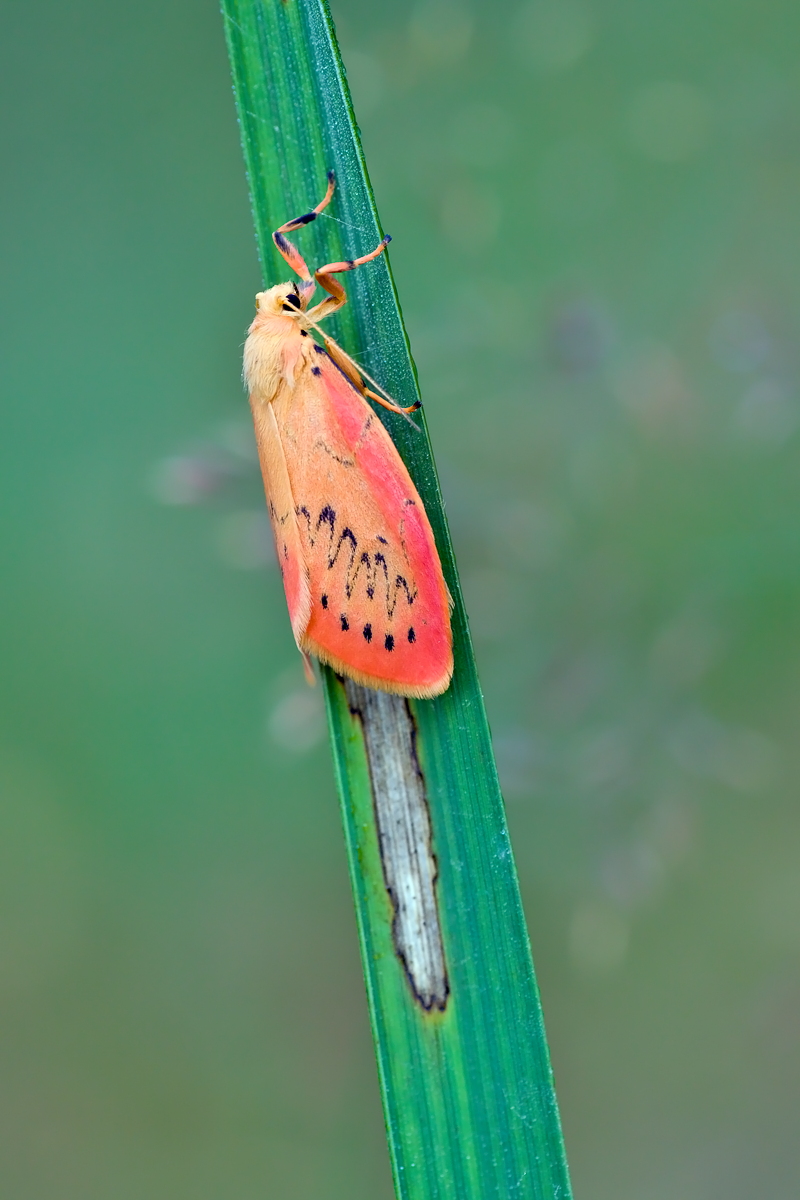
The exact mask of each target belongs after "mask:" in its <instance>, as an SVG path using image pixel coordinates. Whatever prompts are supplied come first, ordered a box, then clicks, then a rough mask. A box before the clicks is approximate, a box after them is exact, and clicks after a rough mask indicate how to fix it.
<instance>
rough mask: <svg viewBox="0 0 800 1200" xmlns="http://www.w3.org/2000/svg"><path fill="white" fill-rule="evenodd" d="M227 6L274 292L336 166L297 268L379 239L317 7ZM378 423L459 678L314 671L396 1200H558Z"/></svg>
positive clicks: (371, 329) (378, 267) (401, 434)
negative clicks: (367, 681)
mask: <svg viewBox="0 0 800 1200" xmlns="http://www.w3.org/2000/svg"><path fill="white" fill-rule="evenodd" d="M223 14H224V19H225V29H226V35H227V39H228V46H229V51H230V58H231V64H232V70H233V79H234V92H235V95H236V102H237V107H238V112H239V119H240V122H241V131H242V143H243V147H244V154H245V159H246V163H247V170H248V175H249V180H250V188H251V196H252V204H253V213H254V218H255V225H256V233H257V238H258V245H259V250H260V254H261V260H262V263H263V265H264V272H265V281H266V283H267V284H272V283H275V282H278V281H280V280H282V279H286V278H287V277H288V275H289V272H288V270H287V268H286V265H285V264H284V263H283V261H282V259H280V258H279V256H278V255H277V253H276V251H275V250H274V248H273V246H272V243H271V239H270V234H271V231H272V229H273V228H275V226H276V225H278V224H281V223H282V222H283V221H284V220H286V219H287V218H289V217H292V216H296V215H298V214H299V213H302V212H304V211H307V210H308V209H309V208H310V207H311V206H312V205H313V204H314V203H316V201H317V200H318V199H319V198H320V196H321V194H322V191H323V189H324V180H325V172H326V170H327V169H328V168H330V167H333V169H334V170H335V171H336V174H337V179H338V184H339V186H338V189H337V193H336V197H335V200H334V204H333V205H332V208H331V212H332V214H333V215H334V216H335V217H337V218H339V222H337V221H334V220H320V221H317V222H315V223H314V224H313V225H310V226H308V227H307V228H306V229H304V230H303V232H302V235H301V237H300V238H299V239H298V240H299V241H300V243H301V247H302V252H303V254H304V256H305V257H306V259H307V261H309V262H310V263H320V262H323V261H330V260H332V259H338V258H351V257H355V256H356V255H357V254H361V253H363V252H364V251H366V250H370V249H372V248H373V246H375V245H376V244H377V242H378V240H379V237H380V235H381V230H380V228H379V224H378V218H377V213H376V209H375V203H374V199H373V195H372V191H371V188H370V185H369V180H368V177H367V173H366V167H365V164H364V160H363V155H362V152H361V147H360V143H359V140H358V134H357V130H356V126H355V121H354V118H353V113H352V109H351V107H350V101H349V95H348V91H347V86H346V82H345V79H344V72H343V69H342V65H341V60H340V58H339V54H338V50H337V47H336V42H335V37H334V34H333V28H332V25H331V21H330V16H329V14H328V11H327V8H326V6H325V5H324V4H323V3H321V2H320V0H224V4H223ZM346 286H347V290H348V294H349V296H350V304H349V305H348V306H347V308H345V309H344V310H343V312H342V313H341V314H338V315H337V319H336V321H335V322H331V325H332V326H334V328H332V333H333V334H334V336H336V337H337V339H338V340H340V341H341V343H342V344H343V345H344V346H345V348H346V349H347V350H349V351H350V352H351V353H357V354H359V355H360V361H362V362H363V363H364V365H365V368H366V369H367V370H368V371H369V372H370V373H371V374H373V375H374V376H375V377H376V378H378V380H379V381H380V383H381V384H382V385H383V386H385V387H386V388H387V389H388V391H389V392H390V394H392V395H393V396H394V397H395V398H396V399H397V400H398V401H399V402H401V403H403V404H410V403H411V402H412V401H413V400H414V399H415V398H416V396H417V384H416V377H415V374H414V368H413V364H412V361H411V357H410V354H409V349H408V343H407V339H406V335H405V330H404V328H403V323H402V318H401V315H400V310H399V307H398V303H397V297H396V294H395V290H394V286H393V283H392V278H391V273H390V269H389V265H388V262H387V261H386V260H385V258H384V259H381V260H379V261H378V262H375V263H373V264H371V265H370V266H369V267H366V268H364V269H363V270H361V271H357V272H354V274H353V275H350V276H348V277H347V281H346ZM379 415H380V417H381V419H382V420H383V421H384V423H385V424H386V425H387V427H388V428H389V430H390V432H391V434H392V436H393V438H394V440H395V443H396V444H397V446H398V448H399V450H400V452H401V454H402V455H403V458H404V459H405V461H406V463H407V464H408V467H409V470H410V471H411V474H412V476H413V478H414V480H415V482H416V484H417V487H418V488H419V491H420V493H421V495H422V498H423V500H424V502H425V505H426V508H427V510H428V513H429V516H430V519H431V523H432V525H433V528H434V532H435V535H436V539H437V543H438V545H439V549H440V553H441V556H442V562H443V565H444V570H445V574H446V576H447V579H448V583H449V586H450V589H451V592H452V594H453V596H454V598H455V611H454V614H453V627H454V635H455V650H456V672H455V676H454V680H453V684H452V686H451V687H450V689H449V691H448V692H447V693H446V694H445V695H444V696H442V697H440V698H439V699H438V700H435V701H412V702H409V704H408V705H406V704H405V702H403V701H397V700H395V699H393V698H386V697H384V698H381V697H379V696H378V695H377V693H372V692H368V691H366V690H365V689H357V688H355V689H354V688H352V687H348V690H346V689H345V687H344V685H343V684H342V683H341V681H339V680H337V679H336V678H335V677H334V676H333V675H332V674H331V673H330V672H325V688H326V698H327V702H328V715H329V723H330V729H331V741H332V747H333V755H334V764H335V768H336V774H337V780H338V784H339V790H340V795H341V799H342V811H343V819H344V826H345V834H346V840H347V846H348V854H349V865H350V874H351V880H352V885H353V892H354V896H355V902H356V912H357V918H358V925H359V936H360V940H361V950H362V958H363V963H364V973H365V978H366V984H367V992H368V998H369V1007H370V1016H371V1020H372V1026H373V1033H374V1037H375V1046H376V1054H377V1059H378V1070H379V1076H380V1083H381V1090H382V1096H383V1103H384V1112H385V1115H386V1125H387V1133H388V1139H389V1149H390V1154H391V1158H392V1167H393V1171H394V1179H395V1186H396V1189H397V1194H398V1196H399V1197H402V1198H403V1200H494V1198H497V1200H500V1198H502V1200H506V1198H509V1200H510V1198H511V1197H531V1198H535V1200H539V1198H542V1200H551V1198H552V1200H567V1198H568V1197H569V1195H570V1188H569V1180H568V1175H567V1167H566V1161H565V1157H564V1149H563V1142H562V1137H561V1129H560V1124H559V1118H558V1111H557V1107H556V1101H555V1093H554V1090H553V1081H552V1075H551V1071H550V1064H549V1058H548V1051H547V1043H546V1041H545V1035H544V1028H543V1024H542V1016H541V1009H540V1004H539V998H538V994H537V989H536V983H535V979H534V975H533V967H532V963H531V957H530V948H529V945H528V937H527V931H526V928H525V922H524V918H523V915H522V908H521V904H520V898H519V890H518V886H517V879H516V873H515V869H514V863H513V858H512V854H511V848H510V845H509V840H508V832H507V829H506V824H505V815H504V811H503V803H502V799H501V796H500V791H499V787H498V782H497V775H496V771H495V766H494V758H493V755H492V748H491V741H490V737H489V730H488V725H487V722H486V716H485V712H484V707H483V698H482V695H481V692H480V687H479V684H478V679H477V675H476V671H475V664H474V660H473V655H472V648H471V644H470V639H469V632H468V628H467V623H466V616H465V613H464V608H463V603H462V600H461V592H460V589H459V586H458V577H457V573H456V567H455V562H454V559H453V553H452V547H451V544H450V539H449V535H448V531H447V526H446V522H445V518H444V512H443V509H442V502H441V497H440V494H439V488H438V483H437V479H436V472H435V468H434V464H433V459H432V457H431V452H430V446H429V443H428V439H427V434H426V433H425V429H424V420H422V419H420V420H419V421H418V424H419V425H420V427H421V432H417V431H415V430H413V429H411V428H410V427H409V426H408V424H407V423H406V422H404V421H403V420H402V419H400V418H397V417H394V416H393V415H392V414H388V413H385V412H384V411H381V412H380V413H379ZM381 722H384V724H381ZM365 730H366V737H365ZM392 738H396V739H397V744H398V746H399V747H400V749H399V750H398V754H399V755H400V757H401V758H402V756H403V755H405V761H406V767H407V768H408V772H407V773H408V776H409V779H410V781H411V782H410V783H409V787H410V788H411V790H412V791H413V790H414V788H415V787H416V788H418V790H420V794H421V795H422V796H423V800H422V810H423V818H422V819H423V822H425V821H427V820H428V818H429V822H430V828H431V831H432V841H433V852H434V854H435V864H434V866H435V867H436V866H438V878H437V880H436V906H437V907H438V913H439V916H440V919H441V937H442V942H443V946H444V955H445V961H446V970H447V986H448V991H447V992H446V994H443V995H442V996H441V997H438V999H437V998H435V997H434V998H433V999H432V998H431V995H429V996H427V999H426V997H424V996H423V997H422V999H421V998H420V989H419V988H417V994H415V988H414V987H413V986H412V985H411V982H410V979H409V972H408V970H407V969H406V963H405V962H404V960H403V957H402V955H401V953H399V952H398V944H397V942H396V938H397V937H398V932H397V929H398V904H399V903H400V902H399V901H398V898H397V896H396V895H394V896H392V895H390V893H389V891H388V890H387V879H386V876H385V874H384V862H383V861H382V850H383V851H384V853H386V844H385V839H384V842H383V843H382V842H381V836H384V834H385V829H384V834H382V835H381V836H379V832H378V825H377V823H376V800H380V796H379V795H378V794H377V793H378V792H379V791H380V780H381V778H383V777H382V775H381V771H382V770H383V767H384V766H385V765H386V762H384V759H385V758H386V754H389V751H388V750H387V749H386V747H387V745H388V744H389V743H390V742H391V741H392ZM389 757H390V758H391V755H389ZM386 761H387V762H388V761H389V760H388V759H386ZM392 761H394V760H392ZM409 764H411V766H410V767H409ZM387 769H388V770H389V771H390V772H391V770H392V766H391V763H389V767H388V768H387ZM390 782H391V781H390ZM373 783H374V784H375V791H376V796H375V797H373ZM423 857H424V856H423ZM433 920H435V914H434V917H433ZM434 990H435V989H434ZM426 1004H427V1007H426Z"/></svg>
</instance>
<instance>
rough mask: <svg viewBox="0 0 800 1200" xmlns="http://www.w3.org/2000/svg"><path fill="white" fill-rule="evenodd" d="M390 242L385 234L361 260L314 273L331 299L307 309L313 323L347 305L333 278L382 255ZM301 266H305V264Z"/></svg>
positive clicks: (327, 267)
mask: <svg viewBox="0 0 800 1200" xmlns="http://www.w3.org/2000/svg"><path fill="white" fill-rule="evenodd" d="M391 240H392V239H391V238H390V237H389V235H388V233H387V235H386V237H385V238H384V239H383V241H382V242H380V243H379V244H378V245H377V246H376V247H375V249H374V250H371V251H370V253H369V254H363V255H362V256H361V258H351V259H350V260H349V261H348V262H336V263H328V264H327V266H324V267H320V268H319V270H317V271H315V272H314V278H315V280H316V281H317V283H318V284H319V286H320V287H322V288H324V289H325V291H326V292H328V294H329V295H330V296H331V297H332V298H331V299H330V300H323V301H322V303H321V304H317V305H316V306H315V307H314V308H312V309H309V312H308V315H309V316H310V317H313V319H314V320H315V321H321V320H322V318H323V317H329V316H330V315H331V313H335V312H336V311H337V310H338V309H340V308H342V307H343V305H345V304H347V293H346V292H345V290H344V288H343V287H342V285H341V284H340V283H339V280H338V279H334V278H333V276H334V275H338V274H340V273H341V272H342V271H352V270H353V268H354V267H360V266H361V265H362V263H368V262H371V261H372V259H373V258H377V257H378V255H379V254H383V252H384V250H385V249H386V247H387V246H388V245H389V242H390V241H391ZM279 248H280V247H279ZM287 261H288V260H287ZM303 265H304V266H305V263H304V264H303ZM295 269H296V268H295Z"/></svg>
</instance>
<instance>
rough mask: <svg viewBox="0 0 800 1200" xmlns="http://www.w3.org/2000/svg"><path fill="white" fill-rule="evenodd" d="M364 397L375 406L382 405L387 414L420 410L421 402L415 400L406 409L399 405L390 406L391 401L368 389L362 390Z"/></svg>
mask: <svg viewBox="0 0 800 1200" xmlns="http://www.w3.org/2000/svg"><path fill="white" fill-rule="evenodd" d="M364 395H365V396H369V398H370V400H374V401H375V402H376V404H382V405H383V407H384V408H388V410H389V412H396V413H410V412H416V411H417V409H418V408H422V402H421V401H420V400H415V401H414V403H413V404H409V406H408V408H403V407H402V406H401V405H399V404H392V402H391V400H386V399H385V398H384V397H383V396H379V395H378V393H377V392H372V391H370V389H369V388H368V387H365V388H364Z"/></svg>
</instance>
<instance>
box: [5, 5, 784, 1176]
mask: <svg viewBox="0 0 800 1200" xmlns="http://www.w3.org/2000/svg"><path fill="white" fill-rule="evenodd" d="M334 17H335V18H336V20H337V22H338V27H339V32H340V37H341V41H342V45H343V49H344V54H345V59H346V62H347V64H348V68H349V71H350V76H351V82H352V87H353V93H354V98H355V102H356V107H357V111H358V114H359V118H360V120H361V123H362V131H363V137H364V143H365V148H366V152H367V158H368V162H369V165H370V168H371V172H372V176H373V181H374V184H375V188H376V193H377V198H378V203H379V205H380V209H381V214H382V218H383V223H384V226H385V228H386V229H388V230H389V231H391V233H392V234H393V235H394V238H395V240H394V242H393V245H392V264H393V267H394V270H395V273H396V277H397V280H398V284H399V288H400V294H401V299H402V302H403V304H404V308H405V313H406V316H407V319H408V324H409V328H410V331H411V336H412V344H413V349H414V352H415V355H416V358H417V362H418V365H419V369H420V374H421V380H422V386H423V395H424V397H425V399H426V402H427V414H428V419H429V422H430V426H431V429H432V433H433V438H434V444H435V447H436V450H437V453H438V460H439V464H440V468H441V473H442V477H443V486H444V491H445V497H446V500H447V503H448V512H449V515H450V520H451V523H452V529H453V535H454V538H455V543H456V549H457V552H458V554H459V558H460V563H461V569H462V572H463V578H464V587H465V591H466V597H467V603H468V607H469V609H470V613H471V618H472V628H473V632H474V636H475V641H476V649H477V654H478V660H479V665H480V667H481V671H482V678H483V682H484V686H485V691H486V698H487V704H488V709H489V715H490V719H491V721H492V726H493V731H494V736H495V740H496V746H497V752H498V758H499V762H500V769H501V776H502V780H503V784H504V790H505V794H506V798H507V803H508V814H509V820H510V823H511V829H512V835H513V838H514V844H515V848H516V854H517V861H518V865H519V872H520V877H521V883H522V888H523V893H524V898H525V904H526V910H527V914H528V919H529V922H530V927H531V935H532V941H533V947H534V955H535V960H536V965H537V970H538V975H539V980H540V984H541V988H542V993H543V1000H544V1007H545V1015H546V1018H547V1023H548V1030H549V1034H550V1039H551V1044H552V1052H553V1059H554V1065H555V1070H556V1079H557V1084H558V1088H559V1096H560V1101H561V1106H562V1113H563V1119H564V1125H565V1134H566V1141H567V1149H568V1153H569V1157H570V1161H571V1166H572V1172H573V1178H574V1183H575V1187H576V1193H577V1196H578V1197H579V1198H580V1200H612V1198H613V1200H686V1198H691V1200H745V1198H748V1200H749V1198H750V1197H752V1196H758V1197H764V1198H765V1200H794V1198H795V1197H796V1196H797V1194H798V1187H799V1186H800V1182H799V1181H800V1152H799V1151H798V1138H797V1112H798V1101H800V811H799V810H798V803H797V797H796V788H795V782H794V781H795V778H796V775H797V757H798V752H797V741H798V738H797V728H798V717H799V716H800V694H799V692H798V685H797V673H798V666H800V644H799V643H798V632H799V630H798V624H799V622H798V600H800V560H799V559H798V552H799V551H800V536H799V533H798V517H797V499H798V491H800V481H799V480H798V466H799V465H800V399H799V398H798V391H797V373H798V362H797V353H796V345H797V326H798V290H799V289H800V251H799V249H798V246H799V243H798V236H797V225H798V220H797V212H798V205H799V204H800V169H799V163H800V158H799V157H798V155H799V153H800V96H799V95H798V85H797V54H798V46H799V45H800V16H798V12H797V8H796V6H795V5H792V4H790V3H788V2H786V0H725V2H724V3H723V2H722V0H694V2H691V0H677V2H676V3H674V4H671V5H661V6H657V5H655V4H654V3H651V2H646V0H638V2H635V3H632V2H630V0H628V2H625V0H603V2H596V3H593V4H589V3H588V2H587V3H585V4H582V3H578V0H542V2H541V3H535V4H526V5H525V6H523V7H518V6H517V5H515V4H509V5H504V6H502V7H501V6H499V5H497V4H493V3H491V2H490V0H474V3H472V5H471V6H470V5H467V4H456V3H455V2H452V3H450V2H448V3H445V2H444V0H440V2H433V0H431V2H429V3H423V4H419V5H417V6H416V7H414V6H410V5H407V4H404V3H401V2H400V0H390V2H384V3H381V4H379V5H375V4H369V3H367V0H337V2H336V3H335V4H334ZM2 24H3V27H4V29H3V36H2V51H0V53H1V54H2V71H1V72H0V88H2V92H3V104H2V113H3V117H2V122H3V124H2V138H3V148H4V149H3V159H4V167H5V169H4V184H3V189H2V194H1V195H0V205H2V209H3V221H2V241H3V258H4V264H5V265H4V271H3V276H4V284H5V286H4V289H3V306H4V307H3V316H2V325H1V326H0V337H2V342H3V362H4V370H3V377H4V378H3V388H4V399H3V437H2V445H1V446H0V455H1V456H2V469H1V471H0V488H2V507H1V509H0V522H2V546H3V560H2V589H1V591H0V605H1V606H2V618H1V621H0V627H1V628H2V640H3V650H2V732H0V793H1V794H2V806H1V807H0V904H1V905H2V924H1V927H0V1014H1V1015H0V1027H1V1028H2V1037H1V1044H2V1051H1V1053H2V1069H0V1105H1V1106H2V1116H1V1117H0V1126H2V1133H1V1134H0V1136H1V1137H2V1152H1V1153H0V1164H1V1165H0V1193H2V1195H3V1197H4V1198H5V1197H7V1198H8V1200H142V1198H144V1197H146V1198H147V1200H183V1198H186V1200H261V1198H262V1197H265V1198H267V1200H272V1198H273V1197H274V1198H275V1200H284V1198H285V1200H345V1198H347V1200H361V1198H363V1200H389V1197H390V1196H391V1184H390V1179H389V1171H388V1164H387V1156H386V1150H385V1146H384V1142H383V1133H382V1122H381V1115H380V1109H379V1103H378V1093H377V1082H376V1077H375V1069H374V1064H373V1058H372V1050H371V1046H370V1040H369V1034H368V1029H367V1017H366V1006H365V1002H364V998H363V994H362V991H363V989H362V983H361V976H360V966H359V962H358V954H357V947H356V935H355V927H354V921H353V916H352V911H351V903H350V897H349V890H348V883H347V878H346V867H345V856H344V849H343V845H342V837H341V832H340V827H339V817H338V812H337V802H336V798H335V794H334V789H333V783H332V778H331V767H330V762H329V758H328V751H327V748H326V745H325V738H324V730H323V723H322V713H321V707H320V698H319V696H318V694H315V693H312V692H310V691H308V690H307V689H306V688H305V685H304V683H303V678H302V670H301V667H300V663H299V659H298V657H297V654H296V652H295V650H294V646H293V643H292V640H291V636H290V632H289V624H288V620H287V618H286V613H285V611H284V604H283V599H282V594H281V587H280V581H279V578H278V575H277V572H276V571H275V570H274V569H273V566H272V562H271V553H270V549H269V535H268V530H267V528H266V521H265V517H264V511H263V499H262V496H261V490H260V483H259V480H258V476H257V472H256V468H255V465H254V454H253V445H252V435H251V433H250V431H249V428H248V418H247V411H246V402H245V398H244V396H243V394H242V391H241V386H240V382H239V370H240V348H241V344H242V341H243V336H244V330H245V328H246V326H247V324H248V322H249V320H250V315H251V312H252V297H253V294H254V292H255V291H256V289H257V287H258V286H259V282H260V277H259V269H258V264H257V262H256V257H255V250H254V239H253V234H252V229H251V222H250V216H249V211H248V200H247V194H246V187H245V180H244V171H243V167H242V161H241V156H240V151H239V145H238V134H237V129H236V124H235V119H234V111H233V101H232V97H231V91H230V82H229V77H228V68H227V63H226V59H225V53H224V43H223V35H222V24H221V18H220V17H219V14H218V12H217V11H216V9H215V7H214V4H213V3H212V2H211V0H208V2H204V3H199V2H198V0H170V2H168V3H163V2H161V3H156V2H155V0H141V2H140V3H139V4H137V5H123V4H118V3H117V4H114V3H108V2H106V3H103V2H101V0H68V2H67V3H55V2H54V0H44V2H43V3H39V4H37V5H31V4H28V3H23V0H5V3H4V5H3V8H2ZM317 198H318V197H317V196H309V197H308V199H309V202H313V201H315V200H316V199H317ZM290 215H293V214H289V213H286V214H276V216H280V217H283V216H286V217H288V216H290ZM366 248H367V247H366V246H365V249H366Z"/></svg>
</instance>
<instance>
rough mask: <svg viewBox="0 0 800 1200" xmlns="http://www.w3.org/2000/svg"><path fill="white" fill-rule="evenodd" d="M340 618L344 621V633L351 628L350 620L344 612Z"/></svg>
mask: <svg viewBox="0 0 800 1200" xmlns="http://www.w3.org/2000/svg"><path fill="white" fill-rule="evenodd" d="M339 620H340V621H341V623H342V633H347V631H348V629H349V628H350V622H349V621H348V619H347V617H346V616H345V615H344V613H342V615H341V616H340V617H339Z"/></svg>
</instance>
